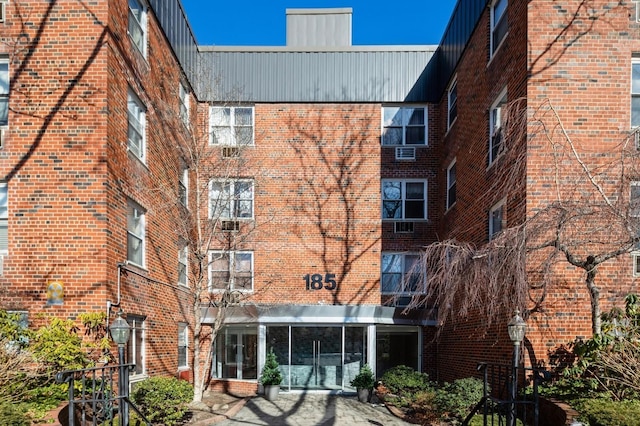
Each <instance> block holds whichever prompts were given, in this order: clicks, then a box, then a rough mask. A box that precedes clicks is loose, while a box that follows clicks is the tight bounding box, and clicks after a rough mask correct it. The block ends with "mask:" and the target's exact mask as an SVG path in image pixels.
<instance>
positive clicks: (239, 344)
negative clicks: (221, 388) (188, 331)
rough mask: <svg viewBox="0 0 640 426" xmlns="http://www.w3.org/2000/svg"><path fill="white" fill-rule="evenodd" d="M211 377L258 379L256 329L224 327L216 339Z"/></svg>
mask: <svg viewBox="0 0 640 426" xmlns="http://www.w3.org/2000/svg"><path fill="white" fill-rule="evenodd" d="M213 373H214V374H213V376H214V377H216V378H220V379H244V380H251V379H257V378H258V329H257V328H256V327H225V328H223V329H222V330H220V333H219V334H218V338H217V339H216V352H215V362H214V372H213Z"/></svg>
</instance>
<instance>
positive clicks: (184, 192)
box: [178, 166, 189, 207]
mask: <svg viewBox="0 0 640 426" xmlns="http://www.w3.org/2000/svg"><path fill="white" fill-rule="evenodd" d="M178 200H179V201H180V204H182V205H183V206H185V207H189V169H188V168H187V167H186V166H183V167H182V173H180V177H179V178H178Z"/></svg>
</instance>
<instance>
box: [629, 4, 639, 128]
mask: <svg viewBox="0 0 640 426" xmlns="http://www.w3.org/2000/svg"><path fill="white" fill-rule="evenodd" d="M639 7H640V6H639ZM639 126H640V58H633V60H632V62H631V127H632V128H636V127H639Z"/></svg>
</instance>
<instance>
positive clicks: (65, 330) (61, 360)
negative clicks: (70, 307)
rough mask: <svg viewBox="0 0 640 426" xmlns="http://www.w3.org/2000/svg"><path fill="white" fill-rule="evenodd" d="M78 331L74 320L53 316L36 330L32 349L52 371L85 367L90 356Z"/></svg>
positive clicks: (31, 345)
mask: <svg viewBox="0 0 640 426" xmlns="http://www.w3.org/2000/svg"><path fill="white" fill-rule="evenodd" d="M77 331H78V328H77V327H76V326H75V324H74V323H73V321H71V320H64V319H60V318H51V320H50V322H49V324H47V325H46V326H44V327H41V328H39V329H38V330H37V331H36V332H35V335H34V337H33V341H32V342H31V344H30V350H31V351H32V352H33V354H34V355H35V356H36V358H38V360H40V361H41V362H43V363H44V364H45V365H46V366H47V367H48V368H49V370H50V371H52V372H58V371H62V370H76V369H81V368H85V367H87V366H88V365H89V358H88V357H87V354H86V353H85V351H84V349H83V347H82V338H81V337H80V336H78V333H77Z"/></svg>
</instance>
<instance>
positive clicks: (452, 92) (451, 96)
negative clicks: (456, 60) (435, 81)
mask: <svg viewBox="0 0 640 426" xmlns="http://www.w3.org/2000/svg"><path fill="white" fill-rule="evenodd" d="M456 118H458V78H457V76H456V77H454V78H453V81H452V82H451V84H450V85H449V89H447V129H450V128H451V126H452V125H453V123H454V121H456Z"/></svg>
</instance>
